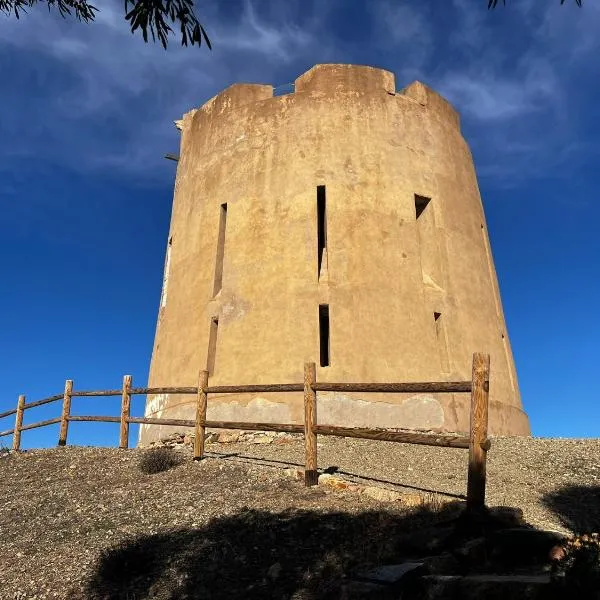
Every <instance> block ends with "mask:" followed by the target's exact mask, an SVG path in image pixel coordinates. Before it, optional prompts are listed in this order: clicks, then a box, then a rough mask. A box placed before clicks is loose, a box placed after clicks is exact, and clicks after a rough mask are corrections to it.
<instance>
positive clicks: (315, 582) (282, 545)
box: [70, 503, 472, 600]
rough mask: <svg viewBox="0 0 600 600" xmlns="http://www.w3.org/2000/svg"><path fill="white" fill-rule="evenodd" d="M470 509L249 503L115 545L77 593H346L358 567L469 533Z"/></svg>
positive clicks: (298, 598) (301, 599) (438, 546)
mask: <svg viewBox="0 0 600 600" xmlns="http://www.w3.org/2000/svg"><path fill="white" fill-rule="evenodd" d="M461 512H462V508H461V505H460V504H459V503H456V504H449V505H445V506H443V507H441V508H440V507H438V508H437V510H436V509H433V508H430V507H421V508H419V509H415V510H414V511H411V512H410V513H398V512H395V511H383V510H382V511H372V512H363V513H356V514H355V513H345V512H338V513H329V514H327V513H321V512H317V511H306V510H303V511H300V510H290V511H286V512H283V513H270V512H266V511H258V510H249V509H244V510H242V511H241V512H239V513H237V514H234V515H230V516H226V517H221V518H218V519H214V520H213V521H211V522H209V523H208V524H207V525H206V526H205V527H203V528H199V529H178V530H175V531H172V532H168V533H163V534H157V535H148V536H141V537H137V538H134V539H129V540H126V541H125V542H123V543H122V544H121V545H119V546H117V547H113V548H110V549H108V550H105V551H104V553H103V555H102V556H101V557H100V559H99V560H98V563H97V565H96V568H95V571H94V573H93V574H92V577H91V579H90V580H89V582H88V583H87V587H86V589H85V590H82V591H79V592H78V593H74V594H73V595H71V596H70V598H86V599H100V598H102V599H106V600H108V599H111V600H112V599H121V598H122V599H133V598H135V599H136V600H141V599H143V598H153V599H156V600H158V599H161V600H167V599H169V600H175V599H182V600H184V599H190V598H203V599H207V598H211V599H212V598H228V599H231V598H248V599H252V598H257V599H258V598H261V599H264V598H288V599H294V600H309V599H311V600H312V599H327V598H344V597H346V596H345V593H344V586H345V584H344V582H345V581H346V580H347V579H346V575H347V574H348V573H350V572H353V569H356V568H357V567H364V566H369V565H374V564H385V563H389V562H398V561H399V560H402V559H403V558H410V556H411V554H413V555H416V554H419V553H421V555H422V552H423V551H424V549H425V551H427V549H431V552H432V553H433V552H438V551H440V550H442V549H443V547H444V546H447V545H449V544H453V543H456V541H457V539H456V536H458V535H460V536H461V537H464V536H465V535H467V534H466V533H465V528H464V527H457V523H460V522H462V521H461V519H460V514H461ZM459 530H460V533H459ZM469 534H472V532H469Z"/></svg>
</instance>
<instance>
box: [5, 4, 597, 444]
mask: <svg viewBox="0 0 600 600" xmlns="http://www.w3.org/2000/svg"><path fill="white" fill-rule="evenodd" d="M98 5H99V6H100V7H101V12H100V13H99V15H98V18H97V20H96V22H95V23H93V24H89V25H85V24H80V23H78V22H77V21H75V20H63V19H61V18H60V17H57V16H56V15H53V14H49V13H48V11H47V10H46V9H45V8H44V7H43V6H39V7H37V8H35V9H31V10H30V14H29V15H26V16H24V17H23V18H22V19H21V20H20V21H16V20H15V19H14V18H10V19H9V18H7V17H4V16H1V15H0V71H1V72H2V74H3V78H2V84H1V86H2V111H1V112H0V171H1V172H0V202H1V205H2V213H1V217H0V257H2V258H1V259H0V260H1V265H2V274H3V277H2V283H3V285H2V288H1V289H2V293H1V294H0V335H1V338H0V340H1V343H0V374H1V378H0V412H2V411H3V410H7V409H8V408H11V407H13V406H14V404H15V403H16V399H17V395H18V394H19V393H24V394H27V397H28V400H35V399H39V398H41V397H45V396H48V395H51V394H55V393H58V392H60V391H61V390H62V387H63V385H64V380H65V379H66V378H72V379H74V380H75V388H76V389H77V388H79V389H83V388H87V389H90V388H109V387H119V386H120V384H121V379H122V376H123V374H125V373H130V374H132V375H133V381H134V385H135V384H137V385H143V384H145V382H146V378H147V374H148V366H149V360H150V354H151V350H152V342H153V337H154V328H155V319H156V314H157V309H158V303H159V296H160V287H161V282H162V268H163V260H164V250H165V244H166V238H167V233H168V226H169V218H170V209H171V201H172V188H173V182H174V175H175V166H176V165H175V163H173V162H171V161H167V160H165V159H164V158H163V156H164V154H165V153H167V152H172V153H176V154H177V153H178V139H179V134H178V132H177V131H176V129H175V128H174V126H173V120H175V119H178V118H180V117H181V116H182V114H183V113H184V112H186V111H188V110H190V109H191V108H194V107H197V106H200V105H201V104H203V103H204V102H205V101H206V100H208V99H209V98H211V97H212V96H213V95H215V94H216V93H218V92H219V91H220V90H222V89H223V88H225V87H226V86H228V85H230V84H232V83H235V82H255V83H271V84H273V85H281V84H285V83H288V82H291V81H293V80H294V79H295V78H296V77H297V76H298V75H300V74H301V73H303V72H304V71H305V70H307V69H308V68H310V67H311V66H312V65H314V64H315V63H320V62H340V63H358V64H368V65H372V66H378V67H383V68H386V69H389V70H391V71H393V72H394V73H395V74H396V86H397V88H398V89H400V88H402V87H404V86H405V85H407V84H408V83H410V82H411V81H413V80H415V79H419V80H421V81H424V82H425V83H427V84H429V85H431V86H432V87H433V88H435V89H437V90H438V91H440V92H441V93H442V94H444V95H445V96H446V97H447V98H449V99H450V100H451V101H452V102H453V103H454V104H455V106H456V107H457V108H458V110H459V111H460V113H461V115H462V127H463V134H464V136H465V137H466V139H467V141H468V142H469V144H470V145H471V148H472V150H473V155H474V159H475V164H476V168H477V172H478V176H479V184H480V189H481V194H482V198H483V201H484V205H485V209H486V215H487V220H488V226H489V230H490V237H491V241H492V249H493V254H494V259H495V263H496V268H497V271H498V276H499V279H500V286H501V292H502V298H503V305H504V310H505V314H506V319H507V323H508V330H509V335H510V338H511V342H512V346H513V352H514V355H515V359H516V365H517V371H518V376H519V383H520V388H521V394H522V398H523V404H524V407H525V410H526V411H527V412H528V414H529V417H530V420H531V425H532V430H533V433H534V435H540V436H561V437H595V436H598V434H599V431H600V430H599V427H600V426H599V425H598V423H600V402H599V401H600V395H599V393H598V390H597V386H595V385H594V383H593V379H592V377H591V375H592V374H593V373H595V372H596V371H597V369H598V365H599V364H600V342H599V337H600V335H599V334H600V327H599V326H598V317H597V309H598V306H600V266H599V262H600V261H599V258H600V241H599V240H600V236H599V235H598V222H599V221H600V205H599V203H598V202H597V189H598V187H599V186H600V174H599V172H598V169H597V165H598V164H600V160H599V159H600V103H599V102H598V100H597V98H598V93H599V92H600V86H599V85H598V83H597V82H598V81H600V77H599V75H600V73H599V63H598V62H597V56H598V50H599V46H600V35H598V32H599V31H600V4H598V3H597V2H593V1H592V0H586V1H585V2H584V8H583V9H577V8H576V7H575V5H574V2H567V3H566V4H565V5H564V6H562V7H561V6H560V5H559V0H555V1H550V0H512V1H510V2H508V6H506V7H501V6H500V7H499V8H498V9H496V11H493V12H489V11H487V10H486V5H487V2H485V0H479V1H477V0H447V1H444V2H441V1H440V0H431V1H430V2H425V1H423V0H372V1H370V2H364V3H363V2H358V1H356V2H348V1H343V0H289V1H286V2H275V1H272V2H269V1H267V0H253V1H249V0H248V1H238V0H222V1H220V2H215V1H214V0H213V1H211V2H204V1H203V2H201V3H199V5H198V9H197V12H198V14H199V16H200V17H201V20H202V22H203V24H204V25H205V28H206V29H207V31H208V33H209V36H210V37H211V40H212V42H213V51H212V52H210V51H208V50H207V49H206V48H204V47H203V48H201V49H198V48H181V47H180V46H179V45H178V43H177V40H176V39H173V42H172V43H171V47H170V48H169V49H168V51H166V52H165V51H164V50H163V49H162V47H160V46H159V45H152V44H148V45H146V44H144V43H143V41H142V39H141V38H140V37H139V36H137V35H134V36H133V35H131V34H130V32H129V30H128V27H127V24H126V22H125V21H124V19H123V6H122V3H121V2H112V1H110V0H107V1H106V2H103V3H99V4H98ZM133 402H134V404H133V410H134V413H136V414H138V415H141V414H142V412H143V399H142V397H136V398H135V399H134V401H133ZM73 408H74V411H73V412H74V413H76V414H77V413H78V414H86V413H87V414H90V413H91V414H112V415H116V414H118V400H117V401H115V400H110V399H105V400H98V399H91V400H87V399H83V398H77V399H74V401H73ZM58 410H59V405H58V404H53V405H50V406H47V407H42V408H39V409H35V411H34V410H32V411H28V413H26V420H27V421H28V422H32V421H34V420H40V419H44V418H51V417H53V416H56V415H57V414H58ZM10 427H12V417H11V418H8V419H3V420H2V421H0V429H8V428H10ZM71 434H72V435H71ZM56 437H57V428H56V426H52V427H49V428H45V429H39V430H34V431H31V432H24V434H23V443H24V446H25V447H33V446H51V445H54V444H55V443H56ZM2 440H3V441H4V443H5V444H6V445H8V444H9V443H10V438H3V439H2ZM2 440H0V443H1V442H2ZM117 440H118V426H117V425H114V424H98V425H95V424H82V423H74V424H71V431H70V441H72V442H73V443H94V444H106V445H114V444H116V442H117ZM132 440H133V435H132Z"/></svg>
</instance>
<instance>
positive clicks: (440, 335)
mask: <svg viewBox="0 0 600 600" xmlns="http://www.w3.org/2000/svg"><path fill="white" fill-rule="evenodd" d="M433 320H434V322H435V337H436V341H437V345H438V350H439V353H440V363H441V367H442V371H443V372H444V373H448V372H449V371H450V361H449V358H448V342H447V341H446V332H445V330H444V321H443V320H442V313H439V312H434V313H433Z"/></svg>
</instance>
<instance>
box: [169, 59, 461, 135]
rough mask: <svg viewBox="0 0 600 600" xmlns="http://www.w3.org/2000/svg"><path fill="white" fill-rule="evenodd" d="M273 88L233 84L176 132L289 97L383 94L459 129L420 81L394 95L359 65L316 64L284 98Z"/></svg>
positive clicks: (385, 78)
mask: <svg viewBox="0 0 600 600" xmlns="http://www.w3.org/2000/svg"><path fill="white" fill-rule="evenodd" d="M274 89H275V88H274V87H273V86H272V85H266V84H254V83H235V84H233V85H230V86H229V87H228V88H226V89H224V90H223V91H222V92H220V93H218V94H217V95H216V96H213V97H212V98H211V99H210V100H208V101H207V102H205V103H204V104H203V105H202V106H201V107H200V108H198V109H194V110H192V111H190V112H188V113H186V114H185V115H184V116H183V117H182V119H180V120H178V121H175V124H176V127H177V129H179V130H180V131H183V130H185V129H186V128H188V127H189V126H191V123H192V120H193V119H194V117H195V118H196V119H197V120H200V121H204V120H207V119H214V118H218V117H220V116H224V115H226V114H227V113H228V112H230V111H236V110H237V109H240V108H242V107H247V106H248V105H251V104H257V103H263V102H265V101H269V100H270V101H273V102H276V103H280V102H282V101H286V100H284V99H289V97H290V96H307V95H308V96H311V97H314V98H315V99H318V98H330V97H335V96H351V97H356V98H359V97H364V96H373V95H377V94H386V95H389V96H392V97H395V98H396V99H397V100H398V101H406V100H408V101H414V102H416V103H417V104H419V105H420V106H422V107H424V108H425V109H426V110H427V111H429V112H431V113H435V114H437V115H438V117H439V118H440V119H442V120H444V121H447V122H448V123H449V124H451V125H452V126H455V127H457V128H459V129H460V117H459V114H458V112H457V111H456V110H455V109H454V107H453V106H452V105H451V104H450V103H449V102H448V100H446V99H445V98H444V97H443V96H441V95H440V94H438V93H437V92H435V91H434V90H433V89H431V88H430V87H429V86H427V85H425V84H424V83H422V82H420V81H414V82H413V83H411V84H410V85H408V86H406V87H405V88H403V89H402V90H400V91H396V78H395V76H394V74H393V73H392V72H390V71H387V70H385V69H379V68H375V67H369V66H363V65H345V64H319V65H315V66H314V67H312V68H311V69H309V70H308V71H306V72H305V73H303V74H302V75H300V76H299V77H298V78H297V79H296V80H295V81H294V91H293V92H292V93H291V94H285V95H284V96H274V93H273V91H274Z"/></svg>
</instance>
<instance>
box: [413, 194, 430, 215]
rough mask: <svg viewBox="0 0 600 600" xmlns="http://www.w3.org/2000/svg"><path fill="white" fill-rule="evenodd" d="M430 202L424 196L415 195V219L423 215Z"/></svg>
mask: <svg viewBox="0 0 600 600" xmlns="http://www.w3.org/2000/svg"><path fill="white" fill-rule="evenodd" d="M430 202H431V198H426V197H425V196H419V195H418V194H415V214H416V215H417V219H418V218H419V217H420V216H421V215H422V214H423V212H424V210H425V209H426V208H427V207H428V206H429V203H430Z"/></svg>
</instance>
